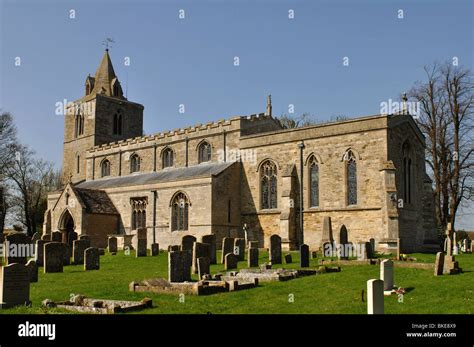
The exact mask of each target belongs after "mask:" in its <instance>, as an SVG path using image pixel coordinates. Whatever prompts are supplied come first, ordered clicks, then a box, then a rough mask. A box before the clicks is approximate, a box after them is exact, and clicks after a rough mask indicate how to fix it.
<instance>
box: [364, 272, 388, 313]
mask: <svg viewBox="0 0 474 347" xmlns="http://www.w3.org/2000/svg"><path fill="white" fill-rule="evenodd" d="M383 287H384V285H383V281H382V280H368V281H367V314H383V313H384V296H383Z"/></svg>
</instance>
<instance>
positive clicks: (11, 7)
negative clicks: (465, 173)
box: [0, 0, 474, 230]
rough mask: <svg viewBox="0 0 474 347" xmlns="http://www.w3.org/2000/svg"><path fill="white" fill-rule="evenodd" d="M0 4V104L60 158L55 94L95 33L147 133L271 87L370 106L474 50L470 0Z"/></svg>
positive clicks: (256, 100)
mask: <svg viewBox="0 0 474 347" xmlns="http://www.w3.org/2000/svg"><path fill="white" fill-rule="evenodd" d="M0 4H1V5H0V11H1V18H0V22H1V23H0V25H1V28H0V30H1V32H0V39H1V44H0V59H1V70H0V77H1V83H0V88H1V89H0V108H1V109H2V110H3V111H9V112H11V113H12V114H13V115H14V117H15V120H16V123H17V125H18V128H19V135H20V137H21V139H22V141H23V142H25V143H27V144H28V145H30V146H31V147H32V148H35V149H36V151H37V153H38V155H39V156H41V157H42V158H44V159H47V160H50V161H53V162H55V163H56V165H57V166H58V167H59V166H60V165H61V156H62V140H63V126H64V125H63V119H62V117H61V116H58V115H55V104H56V103H57V102H59V101H62V100H63V99H67V100H68V101H72V100H75V99H78V98H80V97H81V96H82V95H83V94H84V82H85V78H86V76H87V75H88V74H89V73H90V74H91V75H93V74H94V73H95V70H96V68H97V66H98V64H99V62H100V59H101V57H102V55H103V49H104V47H103V46H102V45H101V43H102V41H103V40H104V39H105V38H106V37H112V38H113V39H114V40H115V44H114V45H113V47H112V48H111V50H110V54H111V58H112V61H113V63H114V68H115V72H116V73H117V75H118V77H119V79H120V81H121V83H122V86H123V89H124V91H125V90H127V96H128V99H129V100H131V101H135V102H138V103H141V104H143V105H144V106H145V121H144V128H145V129H144V131H145V133H156V132H159V131H162V130H170V129H175V128H178V127H183V126H187V125H193V124H197V123H204V122H207V121H212V120H218V119H222V118H228V117H230V116H235V115H248V114H253V113H259V112H264V111H265V98H266V95H267V94H270V93H271V94H272V100H273V113H274V115H280V114H282V113H288V107H289V105H290V104H293V105H294V108H295V114H296V115H299V114H301V113H303V112H308V113H311V114H312V115H314V117H315V118H316V119H318V120H325V119H330V118H331V117H334V116H338V115H345V116H348V117H355V116H362V115H370V114H377V113H379V110H380V103H381V102H383V101H388V100H389V99H394V100H395V99H398V97H399V95H400V93H402V92H403V91H406V90H408V89H410V87H411V86H412V85H413V83H414V82H415V81H417V80H423V78H424V75H423V66H424V65H426V64H430V63H433V62H435V61H440V62H443V61H451V60H452V59H453V57H457V59H458V60H459V64H460V65H463V66H465V67H468V68H471V69H472V66H473V58H474V45H473V36H474V33H473V30H474V5H473V1H472V0H469V1H462V0H458V1H456V0H451V1H447V0H446V1H436V0H429V1H428V0H408V1H401V0H400V1H390V0H370V1H367V0H361V1H355V0H352V1H338V0H332V1H314V0H313V1H309V0H308V1H294V0H292V1H288V0H285V1H270V0H254V1H217V0H216V1H198V0H193V1H143V0H142V1H131V0H128V1H123V0H122V1H120V0H119V1H112V0H101V1H67V0H61V1H48V0H46V1H38V0H36V1H22V0H15V1H13V0H0ZM181 9H182V10H184V11H185V12H184V14H185V18H184V19H180V18H179V14H180V12H179V11H180V10H181ZM71 10H74V11H75V13H74V14H75V18H70V17H71ZM289 10H293V11H294V18H293V19H290V18H289ZM399 10H403V17H404V18H403V19H400V18H399V15H400V12H399ZM16 57H20V58H21V65H20V66H15V59H16ZM125 57H129V58H130V66H125V64H124V62H125ZM234 57H238V58H239V59H240V65H239V66H234ZM344 57H347V58H349V65H348V66H343V59H344ZM180 104H184V106H185V113H183V114H180V113H179V105H180ZM464 213H466V214H465V215H464V216H462V217H461V220H460V225H458V227H465V228H467V229H470V230H473V229H474V213H473V208H472V207H471V208H470V209H465V211H464Z"/></svg>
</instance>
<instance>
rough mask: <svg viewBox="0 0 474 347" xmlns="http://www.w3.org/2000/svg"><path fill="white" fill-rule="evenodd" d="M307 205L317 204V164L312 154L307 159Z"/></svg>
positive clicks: (316, 205)
mask: <svg viewBox="0 0 474 347" xmlns="http://www.w3.org/2000/svg"><path fill="white" fill-rule="evenodd" d="M309 188H310V189H309V205H310V207H318V206H319V164H318V160H317V159H316V157H314V156H312V157H311V159H310V161H309Z"/></svg>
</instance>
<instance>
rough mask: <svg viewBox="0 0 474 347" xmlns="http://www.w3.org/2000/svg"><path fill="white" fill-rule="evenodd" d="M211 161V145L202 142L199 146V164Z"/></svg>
mask: <svg viewBox="0 0 474 347" xmlns="http://www.w3.org/2000/svg"><path fill="white" fill-rule="evenodd" d="M210 160H211V145H210V143H209V142H206V141H204V142H203V143H201V144H200V145H199V163H204V162H207V161H210Z"/></svg>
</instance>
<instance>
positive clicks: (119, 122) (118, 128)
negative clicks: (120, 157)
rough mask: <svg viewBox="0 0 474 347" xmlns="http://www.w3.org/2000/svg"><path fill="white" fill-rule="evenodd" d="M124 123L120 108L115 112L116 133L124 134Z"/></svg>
mask: <svg viewBox="0 0 474 347" xmlns="http://www.w3.org/2000/svg"><path fill="white" fill-rule="evenodd" d="M122 125H123V119H122V112H121V111H120V110H117V112H115V114H114V129H113V134H114V135H122Z"/></svg>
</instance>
